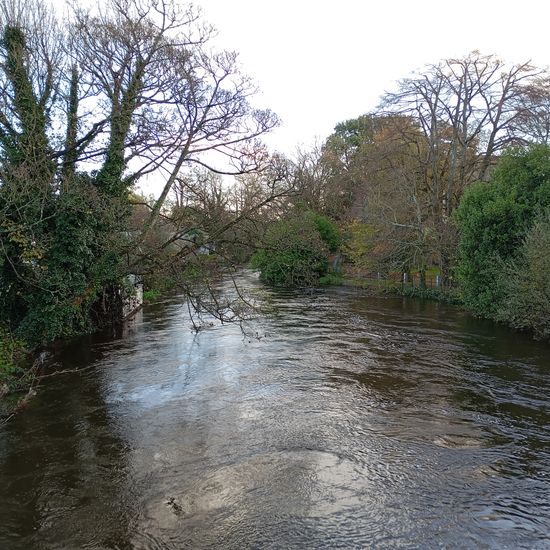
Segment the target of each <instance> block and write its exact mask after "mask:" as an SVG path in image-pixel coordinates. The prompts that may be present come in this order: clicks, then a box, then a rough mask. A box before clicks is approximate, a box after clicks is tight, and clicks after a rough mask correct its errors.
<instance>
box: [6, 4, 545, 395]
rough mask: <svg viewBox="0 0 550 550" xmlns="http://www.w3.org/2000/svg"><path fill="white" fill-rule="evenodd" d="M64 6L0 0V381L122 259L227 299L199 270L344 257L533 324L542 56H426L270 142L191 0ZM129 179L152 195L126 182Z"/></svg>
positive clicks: (220, 309) (92, 316)
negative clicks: (293, 144) (315, 136)
mask: <svg viewBox="0 0 550 550" xmlns="http://www.w3.org/2000/svg"><path fill="white" fill-rule="evenodd" d="M68 9H69V13H70V15H69V17H68V19H67V20H66V21H63V22H62V21H61V20H60V19H59V18H58V17H57V15H56V12H55V11H54V10H53V9H52V8H51V7H50V6H49V4H47V3H45V2H42V1H40V0H32V1H30V2H28V1H25V2H24V1H23V0H9V1H8V0H2V1H1V2H0V35H1V36H0V61H1V63H0V86H1V87H2V100H1V101H0V245H1V247H0V319H1V327H0V342H1V346H0V371H1V374H0V383H1V384H2V385H3V387H10V385H11V384H12V382H10V380H13V378H14V376H13V375H16V374H17V373H18V372H19V370H18V368H17V366H16V364H17V363H18V360H17V358H18V357H20V356H22V355H23V354H24V350H36V349H38V348H39V347H40V346H44V345H47V344H49V343H51V342H53V341H55V340H57V339H60V338H67V337H71V336H74V335H77V334H81V333H85V332H90V331H93V330H96V329H97V328H99V327H101V326H104V325H106V324H109V323H112V322H115V321H117V320H119V319H120V311H121V300H122V296H123V295H124V292H131V288H128V282H127V281H128V275H130V274H132V275H137V277H138V278H139V279H141V280H142V281H143V282H144V284H145V287H146V291H148V296H149V298H153V297H154V296H155V293H157V292H158V291H160V290H163V289H168V288H177V289H178V290H179V291H180V292H183V293H184V294H185V295H186V296H187V298H188V301H189V303H190V305H191V306H192V310H194V311H196V312H204V311H207V312H208V313H210V314H211V315H214V316H215V317H216V318H218V319H220V320H224V321H225V320H233V319H237V318H238V317H239V311H240V305H239V304H240V302H239V300H240V299H241V297H240V296H239V297H238V298H237V299H235V298H229V297H227V296H222V295H220V294H218V293H217V291H216V285H215V281H216V280H218V279H219V277H220V276H227V275H230V274H231V272H232V270H234V268H235V266H238V265H243V264H247V263H248V262H249V261H251V263H252V265H253V266H254V267H255V268H257V269H259V270H260V272H261V275H260V276H261V278H262V279H263V280H264V281H266V282H267V283H270V284H276V285H286V286H308V285H313V284H316V283H317V282H318V281H319V280H322V281H324V282H337V281H338V277H340V274H339V273H331V270H330V269H329V265H330V263H329V257H330V258H331V263H332V264H333V265H337V266H340V265H343V274H344V276H348V277H360V278H363V277H365V276H373V275H374V274H376V276H377V277H378V279H388V278H391V277H394V278H395V277H397V278H398V279H399V280H400V278H401V277H402V275H403V274H404V273H405V274H408V277H409V279H410V278H412V276H413V275H414V274H417V278H418V290H411V289H406V290H405V291H406V292H408V293H413V294H416V295H420V296H424V297H426V296H427V297H430V296H432V295H435V294H437V296H438V297H443V298H444V299H452V300H457V299H461V300H463V302H464V304H465V306H466V307H468V308H469V309H470V310H471V311H472V312H474V313H475V314H477V315H480V316H485V317H489V318H491V319H494V320H496V321H500V322H504V323H509V324H510V325H511V326H513V327H516V328H519V329H528V330H530V331H532V332H533V333H534V335H535V336H537V337H540V338H546V339H547V338H548V337H549V336H550V297H549V290H548V289H549V288H550V285H549V282H550V280H549V273H550V271H549V269H548V267H549V265H548V262H549V260H548V258H549V257H550V254H549V252H550V213H549V212H550V149H549V146H548V141H549V136H550V122H549V121H550V75H549V74H548V73H547V72H545V71H544V70H542V69H539V68H537V67H534V66H532V65H530V64H528V63H525V64H508V63H506V62H504V61H502V60H500V59H499V58H498V57H496V56H494V55H482V54H480V53H479V52H472V53H470V54H468V55H467V56H465V57H464V58H460V59H448V60H443V61H440V62H437V63H435V64H433V65H429V66H426V67H425V69H424V70H422V71H420V72H418V73H417V74H413V75H411V76H409V77H407V78H405V79H403V80H402V81H401V82H400V83H399V85H398V87H397V89H396V90H395V91H394V92H392V93H386V94H385V95H384V96H383V97H382V100H381V103H380V105H379V107H378V108H377V109H376V110H375V111H372V112H370V113H367V114H364V115H361V116H359V117H358V118H356V119H353V120H348V121H345V122H342V123H340V124H338V125H337V126H336V128H335V130H334V133H333V134H332V135H331V136H329V137H328V138H327V139H326V141H325V142H324V143H322V144H321V145H319V146H316V147H314V148H313V149H312V150H310V151H300V152H297V153H296V155H295V158H292V159H289V158H284V157H283V156H281V155H278V154H273V153H270V152H269V151H268V150H267V149H266V147H265V146H264V145H263V144H262V142H261V140H260V138H261V137H262V135H263V134H265V133H266V132H268V131H270V130H271V129H272V128H274V127H275V126H276V125H277V124H278V119H277V117H276V115H275V114H273V113H272V112H271V111H270V110H269V109H265V110H260V109H257V108H254V107H252V106H251V104H250V98H251V97H252V96H253V94H254V93H255V91H256V89H255V86H254V84H253V83H252V81H251V80H250V79H249V78H248V77H247V76H245V75H242V74H241V73H240V72H239V69H238V64H237V56H236V54H235V53H233V52H228V51H217V52H215V51H213V50H212V48H211V45H210V40H211V37H212V35H213V32H214V31H213V29H212V28H211V27H210V26H209V25H208V24H207V23H205V22H204V21H202V19H201V17H200V13H199V12H198V11H197V10H196V9H195V8H193V7H192V6H180V5H179V4H178V5H176V4H175V3H174V4H171V3H166V2H159V1H157V0H146V1H143V2H142V1H138V0H106V1H105V2H104V3H102V5H101V9H92V8H84V7H81V6H78V4H75V3H73V4H71V5H70V8H68ZM206 153H208V154H206ZM227 158H231V159H232V162H231V164H230V165H228V164H227V162H226V159H227ZM222 176H223V177H222ZM145 177H154V178H157V181H158V182H159V189H160V194H159V196H158V197H156V198H149V197H144V196H141V195H139V194H138V193H137V192H136V184H137V183H138V182H139V181H140V180H142V179H143V178H145ZM435 272H437V274H438V276H439V281H440V283H441V285H440V287H439V289H438V290H433V291H432V290H429V289H427V274H429V273H435ZM450 293H451V294H450ZM449 296H451V298H449Z"/></svg>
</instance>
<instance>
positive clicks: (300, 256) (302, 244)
mask: <svg viewBox="0 0 550 550" xmlns="http://www.w3.org/2000/svg"><path fill="white" fill-rule="evenodd" d="M327 256H328V249H327V247H326V245H325V243H324V242H323V239H322V238H321V235H320V233H319V231H318V229H317V226H316V224H315V222H314V221H313V219H312V218H311V216H308V215H307V214H304V213H303V212H299V213H298V214H295V215H294V216H292V217H290V218H288V219H282V220H279V221H277V222H275V223H274V224H273V225H272V226H271V227H270V228H269V229H268V230H267V232H266V234H265V237H264V239H263V241H262V243H261V249H260V250H258V252H256V253H255V254H254V255H253V256H252V259H251V266H252V267H253V268H255V269H259V270H260V280H262V281H264V282H266V283H269V284H272V285H275V286H284V287H303V286H311V285H314V284H315V283H317V282H318V280H319V278H320V277H321V276H322V275H324V274H325V273H326V271H327V268H328V262H327Z"/></svg>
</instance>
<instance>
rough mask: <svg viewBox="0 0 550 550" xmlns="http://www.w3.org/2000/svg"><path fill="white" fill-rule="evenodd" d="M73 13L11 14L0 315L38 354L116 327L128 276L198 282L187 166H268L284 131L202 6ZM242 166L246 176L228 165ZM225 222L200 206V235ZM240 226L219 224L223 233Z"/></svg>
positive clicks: (0, 55) (2, 9) (34, 1)
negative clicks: (184, 205)
mask: <svg viewBox="0 0 550 550" xmlns="http://www.w3.org/2000/svg"><path fill="white" fill-rule="evenodd" d="M69 11H70V12H71V14H70V18H69V21H68V22H67V23H66V24H61V23H60V22H59V21H58V20H57V18H56V15H55V12H54V11H53V10H52V9H51V8H50V7H49V6H48V5H47V4H46V3H45V2H44V1H43V0H10V1H9V2H3V3H2V4H0V91H1V92H2V94H1V95H0V317H1V318H2V319H5V320H6V322H7V324H8V325H9V327H10V329H13V330H16V331H18V332H19V333H20V334H22V335H24V336H25V337H26V338H27V339H28V340H30V341H32V343H33V344H38V343H42V342H45V341H48V340H51V339H53V338H55V337H58V336H66V335H70V334H74V333H77V332H81V331H83V330H89V329H90V328H92V327H93V326H96V325H97V324H98V322H100V321H101V320H102V319H112V317H113V316H116V311H117V309H118V306H119V303H120V292H119V291H120V288H121V287H122V286H123V279H124V277H125V276H126V275H127V274H128V273H130V272H132V273H135V272H136V271H138V270H139V269H143V270H144V271H151V270H153V269H155V268H156V267H158V266H159V265H161V264H165V263H166V259H167V258H170V261H171V262H173V264H174V269H178V270H179V271H180V272H182V273H183V272H185V267H186V261H187V260H188V258H189V257H190V255H191V254H190V253H192V252H196V248H197V247H198V244H197V246H191V247H187V248H186V249H183V247H181V246H180V247H176V246H175V245H174V243H175V242H176V241H179V240H181V239H182V238H185V225H184V224H185V223H187V221H184V222H181V223H179V222H178V223H173V222H172V220H167V219H166V210H167V208H166V206H167V204H168V197H169V194H170V192H171V191H172V190H173V188H174V186H175V185H176V182H178V181H179V180H181V178H182V173H183V172H184V168H185V167H186V166H189V165H199V166H205V167H208V168H213V169H215V168H216V167H217V166H218V171H227V172H232V173H234V174H246V173H249V172H253V171H254V170H257V169H258V168H260V167H262V168H264V167H265V166H266V165H267V164H268V162H269V160H270V159H269V158H268V155H267V154H266V151H265V148H264V147H263V145H262V144H261V142H260V141H259V138H260V136H261V135H262V134H263V133H265V132H266V131H268V130H269V129H271V128H272V127H273V126H274V125H276V124H277V118H276V117H275V116H274V115H273V114H272V113H271V112H270V111H268V110H260V109H255V108H253V107H252V106H251V105H250V103H249V97H250V96H251V94H253V93H254V92H255V87H254V85H253V84H252V83H251V81H250V79H248V78H247V77H246V76H244V75H242V74H241V73H240V72H239V70H238V66H237V56H236V54H235V53H233V52H224V51H221V52H213V51H212V50H211V49H210V47H209V45H208V41H209V39H210V38H211V36H212V33H213V30H212V28H211V27H209V26H208V25H205V24H203V23H202V22H201V21H200V18H199V14H198V12H197V11H196V9H195V8H193V7H192V6H181V5H179V4H177V3H175V2H174V3H171V2H165V1H164V0H144V1H141V0H105V2H104V3H102V5H100V6H96V7H92V8H90V9H89V10H88V9H82V8H80V7H79V6H77V5H76V4H72V5H71V8H70V10H69ZM206 152H208V153H209V155H207V156H206V157H205V156H204V153H206ZM228 158H229V159H231V161H232V165H233V167H234V169H233V168H231V169H224V168H223V166H222V165H221V163H220V164H218V160H219V159H223V161H222V162H223V165H227V159H228ZM219 166H222V168H219ZM153 172H154V173H155V174H156V176H157V177H158V178H159V179H160V180H161V181H162V183H163V189H162V192H161V195H160V197H159V198H158V199H157V200H155V201H154V202H153V203H152V204H150V205H147V210H145V211H144V212H145V214H146V215H145V216H143V217H142V220H141V226H140V227H139V228H133V229H132V230H129V223H130V216H131V213H132V207H131V204H130V197H131V189H132V186H133V184H134V183H135V182H136V181H138V179H139V178H140V177H142V176H144V175H146V174H150V173H153ZM195 183H196V185H195V195H196V196H198V195H199V194H200V192H201V186H200V182H198V183H197V182H195ZM218 191H221V190H220V189H219V186H218V189H217V192H218ZM211 198H212V197H211ZM213 198H215V199H216V200H217V199H219V198H220V195H219V193H218V195H217V196H214V197H213ZM270 199H271V196H269V197H267V198H265V201H264V202H263V203H262V204H263V205H265V204H267V203H269V200H270ZM204 206H205V207H206V208H211V207H212V202H211V201H210V202H209V201H207V202H206V203H204ZM217 206H219V207H220V208H222V209H225V210H227V209H228V204H227V203H223V202H222V203H219V204H218V205H217ZM255 206H257V205H255ZM225 214H227V212H225ZM214 218H216V220H217V216H216V214H214V213H213V212H210V214H209V215H206V214H205V212H204V211H203V212H200V215H199V216H195V222H194V223H193V227H196V225H197V221H196V220H197V219H199V221H200V222H201V223H204V224H206V225H208V224H209V225H208V227H207V228H206V229H208V230H209V231H210V229H211V227H213V225H215V224H214V222H215V221H216V220H214ZM235 223H236V217H235V216H233V218H232V219H229V218H228V217H227V216H225V217H223V220H222V218H221V217H220V220H219V223H218V225H217V227H216V232H219V233H222V232H223V231H224V230H225V229H226V226H228V225H232V224H235ZM159 226H162V227H160V230H159V231H157V229H159ZM154 232H156V233H157V234H156V235H155V238H154V239H151V240H153V241H154V242H155V244H156V247H155V248H154V249H153V248H152V247H150V246H147V244H148V243H149V239H150V238H151V234H152V233H154ZM160 235H162V236H163V237H164V239H163V240H162V241H160V242H159V241H158V237H159V236H160ZM167 252H173V254H172V255H171V256H170V255H167Z"/></svg>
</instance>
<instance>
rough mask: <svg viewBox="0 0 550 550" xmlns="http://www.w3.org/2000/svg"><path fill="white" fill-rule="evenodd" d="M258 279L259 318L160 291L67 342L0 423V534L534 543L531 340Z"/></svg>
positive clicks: (542, 387)
mask: <svg viewBox="0 0 550 550" xmlns="http://www.w3.org/2000/svg"><path fill="white" fill-rule="evenodd" d="M245 284H246V285H247V286H248V287H249V288H251V289H260V285H259V283H257V282H256V281H255V280H254V279H253V278H252V276H246V277H245ZM262 292H264V293H265V295H266V296H267V298H269V301H270V307H269V312H267V313H265V314H264V315H262V316H261V317H260V318H259V319H257V320H256V321H254V322H253V323H252V324H251V325H250V326H249V330H250V331H252V332H253V333H255V334H256V335H257V336H258V338H254V337H252V336H250V334H248V335H247V334H243V332H242V331H241V330H240V329H239V327H237V326H234V325H223V326H214V327H212V328H209V329H207V330H204V331H201V332H199V333H198V334H195V333H193V332H192V331H191V330H190V323H189V319H188V314H187V308H186V307H185V306H184V304H183V300H182V299H181V298H178V297H172V298H170V299H168V300H165V301H164V302H162V303H159V304H156V305H151V306H147V307H146V308H145V309H144V310H143V311H142V312H141V313H140V315H138V316H137V317H136V318H135V319H134V321H133V322H131V323H130V324H129V326H128V327H127V328H126V329H125V331H124V334H123V335H120V334H119V335H118V337H110V336H107V335H103V336H101V335H100V336H95V337H93V338H88V339H82V340H78V341H76V342H74V344H72V345H71V346H70V347H69V348H67V349H66V350H65V351H64V352H63V353H62V355H61V356H60V359H59V365H58V367H57V368H58V369H59V370H65V369H73V368H76V367H78V368H79V369H80V370H79V372H73V373H65V374H59V375H57V376H51V377H49V378H47V379H44V380H43V382H42V384H41V387H40V390H39V392H38V395H37V397H36V398H35V399H34V400H32V401H31V402H30V403H29V404H28V406H27V408H26V409H25V410H22V411H21V412H20V413H19V414H17V415H16V417H15V418H14V419H12V420H11V421H10V422H9V423H8V424H5V425H4V426H2V427H1V428H0V491H1V492H0V548H2V549H33V548H40V549H51V548H69V549H72V548H75V549H76V548H87V549H96V548H97V549H98V548H111V549H113V548H117V549H130V548H137V549H141V548H143V549H149V548H151V549H180V548H222V549H243V548H285V549H286V548H300V549H302V548H453V549H454V548H476V549H477V548H496V549H507V548H510V549H518V548H535V549H536V548H550V408H549V405H550V346H548V345H547V344H542V343H535V342H532V341H530V339H529V338H528V337H527V336H523V335H519V334H516V333H514V332H511V331H508V330H507V329H505V328H503V327H498V326H495V325H493V324H492V323H488V322H483V321H479V320H476V319H473V318H472V317H470V316H468V315H467V314H465V313H463V312H462V311H460V310H459V309H457V308H454V307H452V306H447V305H442V304H437V303H421V302H418V301H414V300H404V299H400V298H372V297H366V296H363V295H362V294H361V292H360V291H356V290H347V289H327V290H319V291H313V292H311V293H308V294H306V295H303V294H298V293H288V292H286V293H283V292H271V291H267V290H262Z"/></svg>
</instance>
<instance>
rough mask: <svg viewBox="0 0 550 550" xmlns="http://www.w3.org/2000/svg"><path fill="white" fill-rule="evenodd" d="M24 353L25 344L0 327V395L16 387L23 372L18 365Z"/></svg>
mask: <svg viewBox="0 0 550 550" xmlns="http://www.w3.org/2000/svg"><path fill="white" fill-rule="evenodd" d="M25 353H26V350H25V344H24V343H23V342H22V341H21V340H18V339H16V338H14V336H13V335H12V334H11V333H10V332H9V331H8V330H7V329H6V328H4V327H2V326H0V394H1V393H2V392H3V391H5V390H6V389H8V390H9V389H14V387H15V386H16V385H17V379H18V378H19V377H20V376H21V375H22V374H23V372H24V371H23V369H22V368H21V366H20V363H21V360H22V357H23V356H24V355H25Z"/></svg>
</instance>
